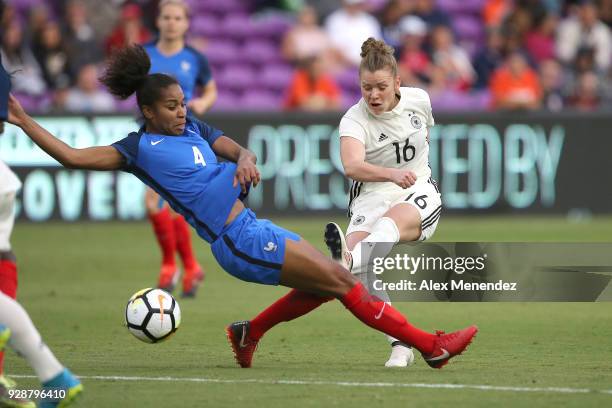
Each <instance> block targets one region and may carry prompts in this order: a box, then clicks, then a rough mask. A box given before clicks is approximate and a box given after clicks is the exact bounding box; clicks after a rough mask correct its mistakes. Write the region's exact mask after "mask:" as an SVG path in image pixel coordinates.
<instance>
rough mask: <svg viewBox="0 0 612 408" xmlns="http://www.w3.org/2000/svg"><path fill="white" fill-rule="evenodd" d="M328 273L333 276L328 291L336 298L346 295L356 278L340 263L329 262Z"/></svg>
mask: <svg viewBox="0 0 612 408" xmlns="http://www.w3.org/2000/svg"><path fill="white" fill-rule="evenodd" d="M329 269H330V275H331V276H332V278H333V287H332V288H331V290H330V292H331V293H333V295H334V296H335V297H337V298H339V297H343V296H344V295H346V294H347V293H348V292H349V291H350V290H351V288H352V287H353V286H355V284H356V283H357V279H356V278H355V276H353V275H352V274H351V273H350V272H349V271H348V270H347V269H346V268H344V267H343V266H342V265H340V264H338V263H336V262H331V265H330V267H329Z"/></svg>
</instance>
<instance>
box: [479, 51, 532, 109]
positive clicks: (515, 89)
mask: <svg viewBox="0 0 612 408" xmlns="http://www.w3.org/2000/svg"><path fill="white" fill-rule="evenodd" d="M490 87H491V93H492V96H493V106H494V108H497V109H508V110H517V109H537V108H539V107H540V104H541V99H542V88H541V86H540V81H539V79H538V75H537V74H536V72H535V71H534V70H533V69H531V68H530V67H529V65H528V64H527V59H526V58H525V56H524V55H523V54H522V53H520V52H518V51H513V52H511V53H510V54H509V55H508V56H507V57H506V59H505V61H504V65H502V66H501V67H500V68H498V69H497V70H496V71H495V72H494V73H493V76H492V78H491V85H490Z"/></svg>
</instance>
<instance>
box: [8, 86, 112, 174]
mask: <svg viewBox="0 0 612 408" xmlns="http://www.w3.org/2000/svg"><path fill="white" fill-rule="evenodd" d="M8 105H9V117H8V121H9V123H12V124H13V125H15V126H18V127H20V128H21V129H22V130H23V131H24V132H25V134H27V135H28V136H29V137H30V139H32V141H33V142H34V143H36V144H37V145H38V146H40V148H41V149H43V150H44V151H45V152H46V153H47V154H49V155H50V156H51V157H53V158H54V159H55V160H57V161H58V162H60V163H61V164H62V166H64V167H67V168H73V169H86V170H116V169H119V168H121V167H122V166H123V164H124V159H123V156H121V154H120V153H119V152H118V151H117V149H115V148H114V147H111V146H96V147H88V148H85V149H75V148H73V147H70V146H68V145H67V144H66V143H64V142H62V141H61V140H59V139H58V138H56V137H55V136H53V135H52V134H51V133H49V132H48V131H47V130H46V129H45V128H43V127H42V126H40V125H39V124H38V123H36V121H35V120H34V119H32V117H31V116H30V115H28V114H27V113H26V112H25V111H24V110H23V108H22V107H21V105H20V104H19V102H18V101H17V99H15V97H14V96H13V95H10V97H9V104H8Z"/></svg>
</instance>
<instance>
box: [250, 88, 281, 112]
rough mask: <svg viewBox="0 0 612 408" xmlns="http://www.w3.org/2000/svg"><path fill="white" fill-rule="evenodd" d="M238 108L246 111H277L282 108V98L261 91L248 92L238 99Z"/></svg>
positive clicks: (272, 93)
mask: <svg viewBox="0 0 612 408" xmlns="http://www.w3.org/2000/svg"><path fill="white" fill-rule="evenodd" d="M240 108H241V109H243V110H247V111H278V110H280V109H281V108H282V96H281V95H279V94H276V93H274V92H269V91H263V90H248V91H246V92H245V93H244V95H243V96H242V98H241V99H240Z"/></svg>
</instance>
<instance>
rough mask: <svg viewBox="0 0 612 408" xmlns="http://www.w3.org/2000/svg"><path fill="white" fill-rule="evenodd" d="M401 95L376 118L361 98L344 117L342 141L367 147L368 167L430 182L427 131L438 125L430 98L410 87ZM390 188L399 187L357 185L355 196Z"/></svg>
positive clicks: (373, 183) (374, 183)
mask: <svg viewBox="0 0 612 408" xmlns="http://www.w3.org/2000/svg"><path fill="white" fill-rule="evenodd" d="M400 94H401V98H400V100H399V102H398V104H397V106H395V108H393V109H392V110H391V111H389V112H384V113H382V114H380V115H375V114H373V113H372V112H371V111H370V109H369V108H368V106H367V103H366V102H365V101H364V99H363V98H361V100H360V101H359V102H358V103H357V104H356V105H353V106H352V107H351V108H350V109H349V110H348V111H347V112H346V113H345V114H344V116H343V117H342V120H341V121H340V127H339V134H340V137H352V138H355V139H357V140H359V141H360V142H361V143H363V144H364V146H365V161H366V162H367V163H370V164H373V165H376V166H381V167H386V168H397V169H406V170H412V171H413V172H414V173H415V174H416V176H417V178H418V181H417V182H423V181H427V180H429V179H430V177H431V168H430V167H429V140H428V138H427V135H428V130H427V129H428V128H430V127H432V126H433V125H434V118H433V115H432V112H431V102H430V100H429V95H428V94H427V92H426V91H424V90H422V89H419V88H408V87H402V88H400ZM390 185H395V184H393V183H391V182H364V183H355V182H354V183H353V187H352V188H351V196H354V195H356V194H359V193H365V192H368V191H373V190H379V189H388V188H390V187H391V186H390ZM391 188H392V187H391ZM398 188H399V187H398ZM357 189H358V190H359V191H356V190H357ZM353 190H355V191H353ZM351 198H352V197H351Z"/></svg>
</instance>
